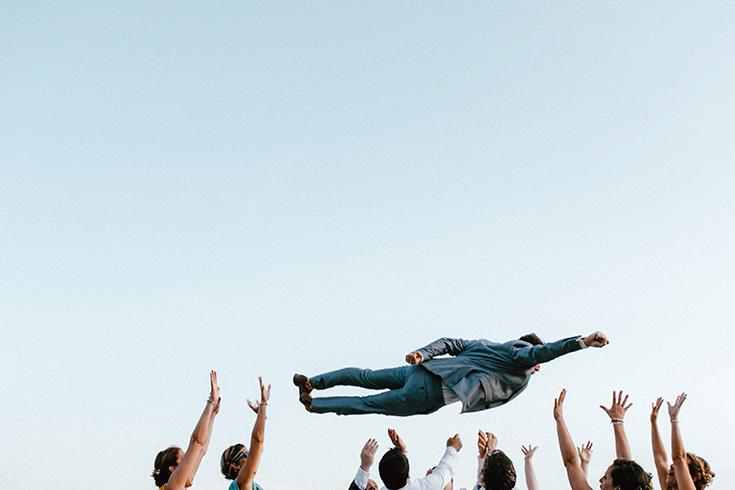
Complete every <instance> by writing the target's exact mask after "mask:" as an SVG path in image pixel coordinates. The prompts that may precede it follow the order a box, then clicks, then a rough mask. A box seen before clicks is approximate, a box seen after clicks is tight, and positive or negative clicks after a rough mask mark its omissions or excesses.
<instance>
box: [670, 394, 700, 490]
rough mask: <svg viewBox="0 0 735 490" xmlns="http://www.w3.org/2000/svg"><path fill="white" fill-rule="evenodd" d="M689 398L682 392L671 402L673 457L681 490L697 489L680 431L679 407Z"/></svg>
mask: <svg viewBox="0 0 735 490" xmlns="http://www.w3.org/2000/svg"><path fill="white" fill-rule="evenodd" d="M686 399H687V395H686V393H682V394H681V395H679V396H678V397H676V402H675V403H674V404H673V405H671V404H670V403H669V402H666V404H667V405H668V406H669V418H670V419H671V458H672V459H673V460H674V473H676V486H677V487H678V488H679V490H695V486H694V482H693V481H692V476H691V474H689V466H688V465H687V455H686V452H684V443H683V442H682V440H681V434H680V433H679V409H680V408H681V405H682V404H683V403H684V400H686Z"/></svg>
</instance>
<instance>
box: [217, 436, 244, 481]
mask: <svg viewBox="0 0 735 490" xmlns="http://www.w3.org/2000/svg"><path fill="white" fill-rule="evenodd" d="M247 458H248V450H247V448H246V447H245V445H244V444H235V445H234V446H230V447H228V448H227V449H225V452H223V453H222V458H221V459H220V461H219V466H220V470H221V471H222V474H223V475H225V478H227V479H228V480H234V479H236V478H237V475H238V473H240V468H242V466H243V465H244V464H245V461H247Z"/></svg>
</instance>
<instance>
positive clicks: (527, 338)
mask: <svg viewBox="0 0 735 490" xmlns="http://www.w3.org/2000/svg"><path fill="white" fill-rule="evenodd" d="M518 340H522V341H524V342H528V343H529V344H531V345H544V341H543V340H541V339H540V338H539V336H538V335H536V334H535V333H529V334H526V335H524V336H523V337H521V338H520V339H518Z"/></svg>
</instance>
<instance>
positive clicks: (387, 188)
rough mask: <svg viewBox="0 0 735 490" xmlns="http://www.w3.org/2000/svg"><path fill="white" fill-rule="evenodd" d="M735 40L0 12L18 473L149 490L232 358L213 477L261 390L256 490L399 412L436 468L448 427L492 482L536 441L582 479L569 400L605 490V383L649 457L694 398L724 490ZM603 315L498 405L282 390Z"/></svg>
mask: <svg viewBox="0 0 735 490" xmlns="http://www.w3.org/2000/svg"><path fill="white" fill-rule="evenodd" d="M733 25H735V4H733V3H732V2H726V1H706V0H705V1H701V2H679V1H674V2H672V1H668V2H662V1H652V2H631V1H618V2H607V3H605V2H602V3H600V2H597V3H594V2H593V3H590V2H574V1H563V2H556V3H550V2H515V3H512V2H506V3H503V2H470V1H468V2H410V1H409V2H385V1H376V2H319V1H315V2H301V3H295V2H280V1H272V2H232V1H216V2H191V1H185V0H184V1H176V2H173V1H160V2H141V1H135V0H133V1H130V2H122V3H121V2H111V1H105V0H102V1H95V2H92V1H76V0H69V1H66V2H39V1H28V2H5V3H3V8H2V15H0V268H1V270H2V274H0V298H1V299H0V331H1V332H2V335H1V336H0V372H2V373H3V376H2V381H0V388H1V389H2V396H0V412H1V413H2V414H3V416H2V417H1V418H0V431H1V432H2V434H3V442H2V444H0V475H1V476H2V481H3V487H6V488H26V489H30V490H33V489H40V488H47V487H48V486H49V485H52V486H53V487H54V488H58V489H62V490H64V489H93V488H98V487H100V486H101V485H102V486H105V487H106V488H121V489H122V488H142V489H145V488H150V489H154V488H155V485H154V483H153V480H152V478H150V473H151V471H152V470H153V460H154V458H155V456H156V454H157V452H158V451H160V450H162V449H164V448H166V447H168V446H170V445H179V446H184V447H185V446H186V445H187V443H188V440H189V437H190V435H191V432H192V430H193V428H194V425H195V424H196V421H197V420H198V418H199V415H200V414H201V412H202V410H203V408H204V405H205V400H206V399H207V396H208V394H209V371H210V370H212V369H214V370H216V371H217V373H218V378H219V384H220V386H221V395H222V409H221V411H220V413H219V415H218V416H217V419H216V421H215V425H214V431H213V435H212V440H211V444H210V447H209V452H208V453H207V455H206V456H205V458H204V460H203V462H202V464H201V467H200V469H199V472H198V474H197V477H196V479H195V482H194V487H193V488H195V489H196V488H199V489H209V488H212V489H214V488H221V489H224V488H225V487H226V485H227V483H228V482H227V481H225V480H224V478H223V477H222V475H221V474H220V473H219V458H220V455H221V453H222V451H223V450H224V449H225V448H227V447H228V446H229V445H231V444H235V443H237V442H242V443H245V444H248V445H249V441H250V432H251V430H252V426H253V423H254V421H255V414H254V413H252V411H251V410H250V409H249V408H248V406H247V399H255V398H256V397H257V396H258V395H259V393H258V379H257V378H258V376H262V377H263V379H264V381H265V382H266V383H270V384H271V385H272V392H271V400H270V402H269V404H268V421H267V426H266V442H265V451H264V454H263V458H262V461H261V464H260V467H259V470H258V474H257V476H256V481H257V482H258V483H259V484H260V485H261V486H262V487H263V488H265V489H266V490H297V489H299V490H316V489H318V488H346V487H347V486H348V485H349V482H350V481H351V479H352V478H354V475H355V472H356V470H357V467H358V465H359V463H360V459H359V452H360V449H361V448H362V446H363V444H364V443H365V441H366V440H367V439H368V438H371V437H374V438H376V439H377V440H378V442H379V444H380V448H379V450H378V457H380V455H382V454H383V452H384V451H385V450H387V449H388V448H389V447H390V441H389V439H388V436H387V429H388V428H394V429H396V430H397V431H398V433H399V435H401V436H402V438H403V440H404V441H405V443H406V445H407V447H408V456H409V460H410V464H411V475H412V476H414V477H419V476H423V474H424V473H425V471H426V470H427V469H429V468H431V467H432V466H434V465H436V464H437V462H438V461H439V459H440V457H441V455H442V454H443V451H444V447H445V444H446V439H447V438H448V437H450V436H452V435H453V434H455V433H458V434H460V437H461V439H462V442H463V444H464V446H463V448H462V450H461V451H460V453H459V457H460V462H459V466H458V468H457V473H456V475H455V487H456V488H462V487H466V488H470V487H471V486H472V485H473V484H474V480H475V468H476V453H477V450H476V440H477V436H476V434H477V431H478V430H479V429H482V430H486V431H490V432H493V433H495V434H496V436H497V437H498V439H499V448H500V449H503V450H504V451H505V452H506V453H507V454H508V455H509V456H510V457H511V458H512V460H513V461H514V463H515V465H516V469H517V470H518V475H519V481H518V485H517V488H520V489H524V488H526V487H525V482H524V480H523V455H522V453H521V445H522V444H525V445H528V444H533V445H538V446H539V449H538V450H537V452H536V455H535V456H534V466H535V470H536V475H537V477H538V479H539V483H540V486H541V488H542V489H551V488H554V489H561V488H569V487H568V483H567V481H566V475H565V472H564V468H563V465H562V463H561V458H560V455H559V449H558V443H557V441H556V432H555V425H554V421H553V417H552V408H553V401H554V397H556V396H558V394H559V392H560V391H561V390H562V389H563V388H566V389H567V391H568V394H567V401H566V402H565V415H566V420H567V424H568V426H569V430H570V432H571V435H572V438H573V439H574V442H575V443H576V444H577V445H581V444H582V443H584V442H586V441H587V440H592V441H593V443H594V446H593V448H594V452H593V457H592V462H591V464H590V472H589V481H590V484H591V486H592V487H593V488H597V487H598V485H599V484H598V483H597V480H598V479H599V478H600V476H602V474H603V473H604V471H605V469H606V468H607V466H608V465H609V464H610V463H611V462H612V460H613V459H614V455H615V451H614V445H613V434H612V427H611V426H610V424H609V418H608V417H607V415H606V414H605V413H604V412H603V411H602V410H601V409H600V408H599V406H600V405H606V406H609V405H610V402H611V394H612V392H613V390H624V392H625V393H629V394H630V401H632V402H633V406H632V407H631V408H630V410H629V411H628V413H627V414H626V417H625V424H626V425H625V426H626V430H627V433H628V437H629V439H630V445H631V449H632V453H633V457H634V459H636V460H637V461H638V462H640V463H641V464H642V465H643V467H644V468H646V469H647V470H648V471H651V472H654V467H653V458H652V453H651V444H650V423H649V414H650V406H651V405H650V404H651V402H653V401H654V400H655V399H656V398H657V397H659V396H662V397H664V398H665V400H667V401H670V402H673V401H674V400H675V399H676V396H677V395H678V394H680V393H682V392H686V393H687V394H688V399H687V401H686V402H685V404H684V406H683V408H682V411H681V414H680V420H681V423H680V425H681V431H682V436H683V440H684V445H685V448H686V449H687V450H688V451H691V452H694V453H696V454H698V455H701V456H702V457H704V458H705V459H707V461H708V462H709V463H710V465H711V466H712V469H713V470H714V472H715V473H716V477H715V480H714V482H713V483H712V485H711V487H710V488H711V489H712V490H724V489H726V488H729V485H728V484H727V481H730V480H732V479H733V478H734V477H735V463H734V461H735V453H733V450H732V445H731V441H732V440H733V439H735V425H734V424H733V423H732V416H731V414H730V413H729V410H730V408H731V407H732V406H733V404H734V403H735V395H733V391H732V380H731V377H732V357H731V355H730V354H729V349H728V348H727V342H728V341H729V338H730V336H731V335H732V332H733V324H734V321H735V302H734V301H733V298H734V297H735V251H734V250H735V248H734V247H733V237H735V193H733V188H735V170H734V168H735V167H734V165H735V97H734V95H733V83H732V81H733V79H735V61H734V60H735V58H734V57H733V56H732V54H733V52H735V35H733V30H732V26H733ZM598 330H599V331H602V332H604V333H605V334H606V335H607V336H608V338H609V339H610V344H609V345H608V346H606V347H605V348H603V349H600V350H598V349H588V350H585V351H582V352H577V353H572V354H569V355H566V356H563V357H561V358H559V359H557V360H555V361H553V362H551V363H549V364H545V365H543V366H542V368H541V371H540V372H539V373H537V374H535V375H534V376H533V378H532V380H531V382H530V383H529V386H528V388H527V389H526V390H525V392H524V393H522V394H521V395H520V396H519V397H518V398H516V399H515V400H513V401H512V402H511V403H509V404H507V405H504V406H502V407H498V408H495V409H492V410H489V411H483V412H478V413H470V414H461V415H460V414H459V406H458V405H450V406H448V407H444V408H443V409H441V410H440V411H438V412H436V413H434V414H431V415H428V416H415V417H408V418H399V417H386V416H378V415H365V416H342V417H341V416H336V415H333V414H324V415H317V414H311V413H308V412H306V411H305V410H304V408H303V406H301V405H300V404H299V402H298V391H297V389H296V388H295V387H294V386H293V385H292V384H291V377H292V375H293V374H294V373H296V372H298V373H304V374H306V375H315V374H319V373H322V372H326V371H330V370H333V369H338V368H341V367H346V366H357V367H365V368H373V369H375V368H383V367H392V366H398V365H402V363H403V362H404V357H405V355H406V354H407V353H408V352H411V351H413V350H415V349H417V348H420V347H422V346H424V345H426V344H428V343H430V342H432V341H433V340H436V339H437V338H440V337H452V338H464V339H476V338H485V339H489V340H491V341H498V342H503V341H507V340H510V339H514V338H518V337H519V336H520V335H523V334H526V333H529V332H536V333H537V334H538V335H540V336H541V337H542V338H543V339H544V340H546V341H553V340H557V339H561V338H565V337H569V336H574V335H586V334H589V333H592V332H594V331H598ZM332 392H333V393H349V394H355V395H357V394H362V393H363V392H362V391H361V390H359V389H349V388H335V389H333V390H332ZM320 394H321V393H317V394H316V396H318V395H320ZM325 394H326V393H325ZM661 419H662V420H661V422H660V424H659V429H660V430H661V434H662V438H663V439H664V441H665V444H666V446H667V448H670V444H669V442H670V441H669V438H670V435H669V430H668V429H669V427H668V425H669V424H668V423H666V422H665V421H666V420H667V419H666V415H664V416H663V417H662V418H661ZM371 476H372V477H373V478H375V479H376V480H377V481H378V482H380V480H379V477H378V474H377V462H376V466H375V467H374V471H372V472H371ZM654 486H655V487H656V488H658V482H657V480H656V479H655V478H654Z"/></svg>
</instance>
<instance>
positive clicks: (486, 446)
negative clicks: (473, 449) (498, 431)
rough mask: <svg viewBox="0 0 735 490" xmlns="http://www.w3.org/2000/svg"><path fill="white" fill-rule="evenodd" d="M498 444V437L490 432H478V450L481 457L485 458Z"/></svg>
mask: <svg viewBox="0 0 735 490" xmlns="http://www.w3.org/2000/svg"><path fill="white" fill-rule="evenodd" d="M497 445H498V438H497V437H495V434H492V433H490V432H483V431H482V430H480V431H478V432H477V451H478V457H479V458H480V459H485V457H486V456H487V454H488V453H489V452H490V451H492V450H493V449H495V447H496V446H497Z"/></svg>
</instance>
